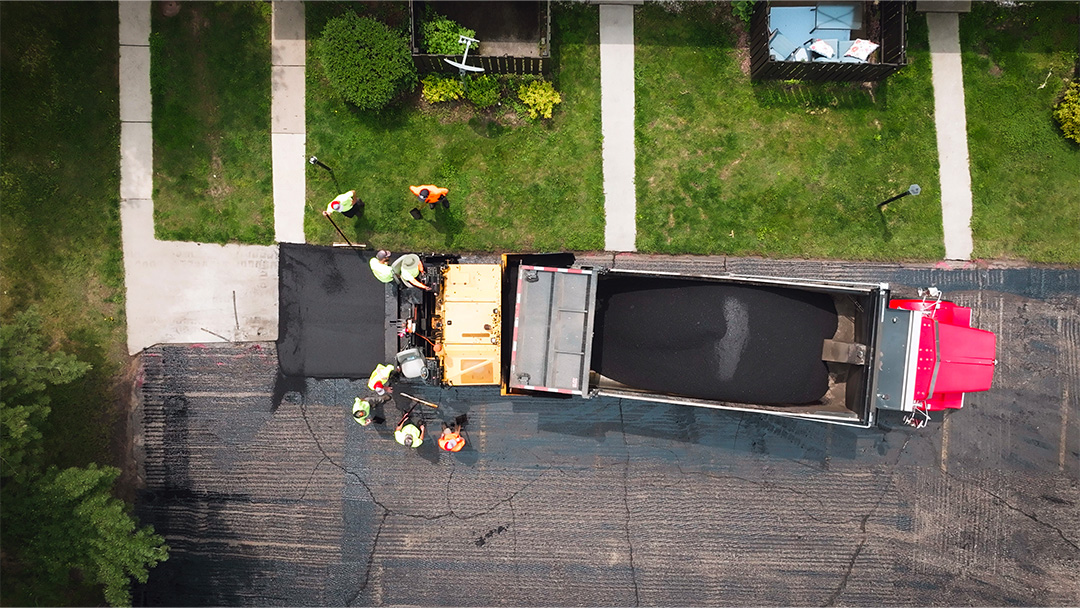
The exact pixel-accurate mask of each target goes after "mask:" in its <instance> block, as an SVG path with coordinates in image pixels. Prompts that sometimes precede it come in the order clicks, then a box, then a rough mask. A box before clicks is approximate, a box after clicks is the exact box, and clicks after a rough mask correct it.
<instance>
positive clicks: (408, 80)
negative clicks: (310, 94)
mask: <svg viewBox="0 0 1080 608" xmlns="http://www.w3.org/2000/svg"><path fill="white" fill-rule="evenodd" d="M315 50H316V54H317V55H318V57H319V60H320V62H321V63H322V67H323V71H324V72H325V73H326V78H327V79H328V80H329V81H330V84H331V85H332V86H333V87H334V89H336V90H337V91H338V93H339V94H340V95H341V97H342V98H343V99H344V100H345V101H347V102H349V103H351V104H353V105H355V106H356V107H358V108H360V109H361V110H380V109H382V108H385V107H386V106H387V105H389V104H390V102H391V101H393V100H394V99H395V98H397V97H398V96H400V95H402V94H404V93H406V92H408V91H412V90H413V89H414V88H416V66H415V65H413V62H412V54H411V53H410V52H409V41H408V40H407V39H406V38H405V37H404V36H402V35H400V34H397V33H394V32H393V31H392V30H391V29H390V28H388V27H386V25H384V24H383V23H380V22H378V21H375V20H374V19H369V18H367V17H360V16H358V15H357V14H356V13H352V12H348V13H345V14H344V15H341V16H339V17H334V18H333V19H331V20H330V21H327V22H326V27H325V28H323V32H322V36H321V37H320V38H319V40H318V41H317V42H316V43H315Z"/></svg>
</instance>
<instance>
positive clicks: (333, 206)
mask: <svg viewBox="0 0 1080 608" xmlns="http://www.w3.org/2000/svg"><path fill="white" fill-rule="evenodd" d="M330 208H331V209H334V210H337V209H341V201H339V200H337V199H334V200H332V201H330Z"/></svg>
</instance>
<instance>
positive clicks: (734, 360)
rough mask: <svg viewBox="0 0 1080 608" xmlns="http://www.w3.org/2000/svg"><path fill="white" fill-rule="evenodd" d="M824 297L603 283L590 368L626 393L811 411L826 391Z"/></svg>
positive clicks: (827, 316) (671, 283) (830, 320)
mask: <svg viewBox="0 0 1080 608" xmlns="http://www.w3.org/2000/svg"><path fill="white" fill-rule="evenodd" d="M836 326H837V318H836V308H835V307H834V306H833V303H832V298H831V297H829V296H828V295H825V294H819V293H814V292H809V291H801V290H797V289H792V288H774V287H756V286H738V285H730V284H722V283H714V282H706V281H700V280H694V279H666V278H642V277H635V276H623V277H612V276H607V277H603V278H602V279H601V281H600V284H599V287H598V292H597V310H596V323H595V330H594V338H593V357H592V361H593V365H592V369H593V370H594V371H596V372H598V373H600V374H602V375H604V376H606V377H607V378H610V379H612V380H615V381H617V382H620V383H622V384H625V385H627V386H630V387H633V388H638V389H643V390H648V391H654V392H660V393H667V394H675V395H683V396H687V397H696V398H700V399H710V400H715V401H730V402H738V403H757V404H769V405H784V404H791V405H794V404H803V403H813V402H815V401H817V400H818V399H820V398H821V397H822V396H823V395H824V394H825V392H826V391H827V390H828V388H829V374H828V369H827V367H826V364H825V363H824V362H822V360H821V347H822V341H823V340H825V339H828V338H832V337H833V334H834V333H835V332H836Z"/></svg>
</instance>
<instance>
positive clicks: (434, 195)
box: [409, 186, 450, 203]
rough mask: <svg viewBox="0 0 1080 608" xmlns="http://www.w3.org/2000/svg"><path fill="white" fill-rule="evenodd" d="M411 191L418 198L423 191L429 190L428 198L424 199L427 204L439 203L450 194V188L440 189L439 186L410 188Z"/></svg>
mask: <svg viewBox="0 0 1080 608" xmlns="http://www.w3.org/2000/svg"><path fill="white" fill-rule="evenodd" d="M409 190H412V193H413V194H414V195H416V196H417V197H419V196H420V191H421V190H427V191H428V195H427V198H426V199H424V202H425V203H437V202H439V199H440V198H442V197H443V196H445V195H447V194H450V189H449V188H440V187H438V186H409Z"/></svg>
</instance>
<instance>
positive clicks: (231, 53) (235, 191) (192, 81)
mask: <svg viewBox="0 0 1080 608" xmlns="http://www.w3.org/2000/svg"><path fill="white" fill-rule="evenodd" d="M153 11H154V12H153V19H152V25H151V30H152V34H151V37H150V47H151V71H150V75H151V89H152V93H153V107H154V112H153V128H154V229H155V233H156V234H157V237H158V238H160V239H167V240H180V241H200V242H207V243H228V242H240V243H258V244H269V243H272V242H274V200H273V182H272V179H271V164H272V160H271V150H270V95H271V86H270V75H271V66H270V18H271V5H270V3H267V2H214V3H210V2H183V3H181V5H180V12H179V14H177V15H175V16H173V17H165V16H164V15H163V14H162V12H161V9H160V7H159V6H158V5H154V8H153Z"/></svg>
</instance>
